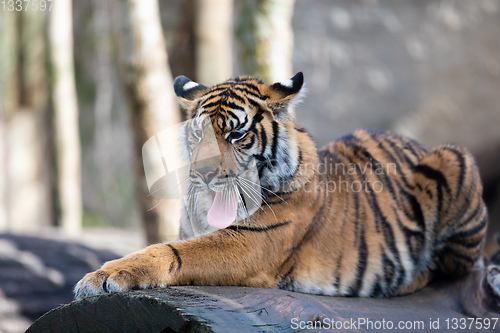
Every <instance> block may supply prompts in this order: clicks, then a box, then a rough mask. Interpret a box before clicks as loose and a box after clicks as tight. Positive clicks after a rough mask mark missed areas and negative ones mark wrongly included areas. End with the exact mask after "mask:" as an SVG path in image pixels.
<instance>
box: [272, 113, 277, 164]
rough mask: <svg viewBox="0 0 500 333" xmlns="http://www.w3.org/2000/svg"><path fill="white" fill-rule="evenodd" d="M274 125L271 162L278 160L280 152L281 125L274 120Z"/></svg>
mask: <svg viewBox="0 0 500 333" xmlns="http://www.w3.org/2000/svg"><path fill="white" fill-rule="evenodd" d="M272 125H273V143H272V145H271V162H275V161H276V155H277V153H278V135H279V126H278V122H276V121H274V120H273V122H272Z"/></svg>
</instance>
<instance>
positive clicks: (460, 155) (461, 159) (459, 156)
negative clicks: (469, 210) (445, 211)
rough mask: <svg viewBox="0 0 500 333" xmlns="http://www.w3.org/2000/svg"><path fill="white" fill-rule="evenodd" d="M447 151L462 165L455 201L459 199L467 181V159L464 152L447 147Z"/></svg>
mask: <svg viewBox="0 0 500 333" xmlns="http://www.w3.org/2000/svg"><path fill="white" fill-rule="evenodd" d="M447 150H448V151H450V152H452V153H453V154H455V156H456V157H457V159H458V161H459V165H460V174H459V176H458V186H457V188H456V191H457V192H456V194H455V200H456V199H458V196H459V195H460V194H461V193H462V187H463V185H464V180H465V169H466V166H465V158H464V155H463V153H462V152H460V151H456V150H455V149H452V148H451V147H447Z"/></svg>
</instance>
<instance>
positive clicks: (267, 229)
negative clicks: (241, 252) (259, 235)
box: [226, 221, 291, 232]
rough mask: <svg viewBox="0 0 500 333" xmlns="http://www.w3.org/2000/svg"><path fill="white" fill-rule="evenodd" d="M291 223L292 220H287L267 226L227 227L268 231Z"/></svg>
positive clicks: (239, 229) (236, 229) (238, 229)
mask: <svg viewBox="0 0 500 333" xmlns="http://www.w3.org/2000/svg"><path fill="white" fill-rule="evenodd" d="M290 223H291V221H286V222H281V223H277V224H272V225H270V226H267V227H247V226H241V225H230V226H229V227H227V228H226V229H229V230H234V231H252V232H266V231H269V230H273V229H276V228H279V227H283V226H286V225H288V224H290Z"/></svg>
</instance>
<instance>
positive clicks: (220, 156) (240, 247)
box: [74, 72, 488, 299]
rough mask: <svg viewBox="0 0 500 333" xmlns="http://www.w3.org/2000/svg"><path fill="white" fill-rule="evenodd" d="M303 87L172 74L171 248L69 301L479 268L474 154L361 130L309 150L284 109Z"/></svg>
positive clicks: (407, 287)
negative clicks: (183, 169)
mask: <svg viewBox="0 0 500 333" xmlns="http://www.w3.org/2000/svg"><path fill="white" fill-rule="evenodd" d="M303 86H304V76H303V74H302V72H299V73H297V74H296V75H295V76H293V77H292V78H291V79H288V80H285V81H281V82H276V83H274V84H271V85H267V84H265V83H264V82H263V81H262V80H260V79H258V78H255V77H252V76H240V77H237V78H234V79H230V80H227V81H225V82H222V83H220V84H217V85H214V86H212V87H206V86H204V85H202V84H199V83H196V82H194V81H192V80H190V79H188V78H187V77H185V76H179V77H177V78H176V79H175V81H174V91H175V94H176V96H177V99H178V102H179V104H180V106H181V107H182V109H183V110H184V111H185V112H186V116H187V119H188V121H187V122H186V124H185V125H184V127H183V129H182V134H181V135H180V138H179V142H180V143H181V146H182V149H183V152H182V154H183V158H184V159H185V160H186V163H188V166H189V175H188V183H189V184H188V185H187V187H188V190H186V192H185V194H184V201H183V202H184V204H183V207H182V210H183V211H182V218H181V227H180V240H178V241H172V242H166V243H160V244H154V245H150V246H148V247H146V248H145V249H143V250H140V251H138V252H135V253H132V254H130V255H127V256H125V257H123V258H121V259H117V260H113V261H109V262H107V263H105V264H104V265H103V266H102V268H101V269H99V270H97V271H95V272H91V273H88V274H87V275H85V276H84V277H83V278H82V279H81V280H80V281H79V282H78V284H77V285H76V287H75V290H74V293H75V297H76V298H77V299H79V298H82V297H85V296H90V295H97V294H103V293H110V292H124V291H129V290H136V289H148V288H165V287H167V286H174V285H218V286H245V287H255V288H277V289H284V290H287V291H292V292H301V293H310V294H322V295H331V296H358V297H391V296H398V295H406V294H410V293H413V292H415V291H417V290H420V289H422V288H423V287H425V286H426V285H427V284H428V283H429V282H430V281H431V280H432V279H434V278H435V277H438V276H441V277H442V276H444V277H450V278H455V277H459V276H462V275H464V274H467V273H468V272H469V271H471V270H473V269H478V268H481V267H483V265H484V263H483V259H482V258H483V255H482V252H483V247H484V242H485V233H486V228H487V223H488V216H487V211H486V207H485V204H484V202H483V199H482V183H481V179H480V176H479V171H478V167H477V165H476V163H475V161H474V158H473V156H472V155H471V153H470V152H468V151H467V150H466V149H465V148H463V147H461V146H458V145H451V144H447V145H441V146H438V147H436V148H434V149H432V150H428V149H427V148H425V147H424V146H423V145H421V144H420V143H418V142H417V141H415V140H413V139H410V138H408V137H405V136H401V135H398V134H395V133H393V132H389V131H377V130H362V129H361V130H356V131H354V132H353V133H351V134H348V135H345V136H343V137H341V138H339V139H337V140H336V141H334V142H331V143H329V144H327V145H326V146H325V147H323V148H321V149H319V150H318V149H317V148H316V144H315V143H314V141H313V139H312V137H311V135H310V134H309V133H308V132H307V131H306V130H305V129H304V128H303V127H300V126H299V125H298V124H297V123H296V121H295V120H294V118H292V116H291V114H290V107H291V106H292V105H295V104H297V101H298V100H300V99H301V98H302V95H303V91H304V89H303ZM214 152H217V153H214Z"/></svg>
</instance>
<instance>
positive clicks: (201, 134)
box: [193, 130, 203, 140]
mask: <svg viewBox="0 0 500 333" xmlns="http://www.w3.org/2000/svg"><path fill="white" fill-rule="evenodd" d="M193 135H194V136H195V137H196V138H197V139H198V140H201V138H202V136H203V132H202V131H201V130H194V131H193Z"/></svg>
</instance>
